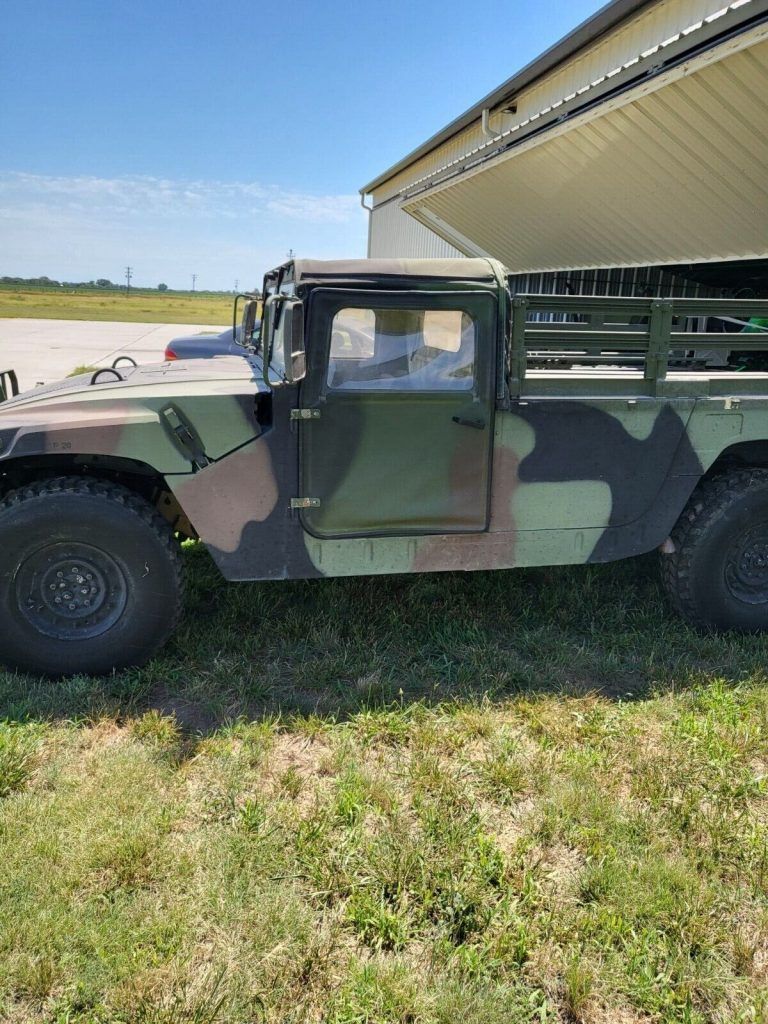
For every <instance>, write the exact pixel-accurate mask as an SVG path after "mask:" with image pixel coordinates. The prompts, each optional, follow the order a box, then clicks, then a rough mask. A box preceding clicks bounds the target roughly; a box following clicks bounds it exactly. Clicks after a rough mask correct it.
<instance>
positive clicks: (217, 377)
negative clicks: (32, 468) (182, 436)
mask: <svg viewBox="0 0 768 1024" xmlns="http://www.w3.org/2000/svg"><path fill="white" fill-rule="evenodd" d="M207 362H208V365H206V366H204V367H202V370H203V371H204V372H201V367H200V366H199V365H196V364H195V362H193V361H190V362H187V363H182V362H176V363H166V364H161V365H159V366H147V367H139V368H136V369H133V368H131V369H129V370H128V371H127V372H125V379H124V380H123V381H119V380H117V378H112V379H110V377H109V376H108V375H106V374H105V375H104V376H103V377H102V378H100V381H99V382H98V383H96V384H94V385H91V384H90V380H91V378H92V374H82V375H80V376H78V377H72V378H68V379H67V380H64V381H60V382H58V383H57V384H54V385H49V386H47V387H42V388H37V389H35V390H33V391H28V392H25V393H24V394H23V395H20V396H19V397H18V398H16V399H14V400H12V401H10V402H5V403H3V404H2V405H0V465H2V460H5V459H11V458H24V457H30V456H36V455H72V454H76V455H106V456H119V457H121V458H128V459H135V460H137V461H139V462H143V463H146V464H148V465H150V466H152V467H153V468H154V469H156V470H157V471H158V472H160V473H164V474H165V473H190V472H192V466H191V465H190V460H189V457H188V456H187V455H186V454H185V453H184V452H183V451H182V450H180V448H179V446H178V445H177V444H176V443H174V440H173V438H172V437H171V435H170V433H169V431H168V429H167V427H166V426H165V425H164V423H163V419H162V416H161V410H162V409H163V408H164V407H166V406H168V405H169V404H173V405H174V406H176V407H181V408H183V410H184V413H185V415H186V417H187V418H188V419H189V421H190V422H191V423H192V424H194V427H195V429H196V431H197V433H198V435H199V437H200V439H201V441H202V443H203V447H204V449H205V451H206V454H207V455H208V457H209V458H211V459H217V458H221V457H222V456H224V455H226V454H227V453H228V452H230V451H232V450H233V449H235V448H237V447H239V446H240V445H243V444H245V443H247V442H248V441H249V440H251V439H252V438H253V437H254V436H255V435H257V434H258V433H259V432H260V430H261V428H260V426H259V424H258V423H257V421H256V417H255V398H256V394H257V392H258V390H259V388H258V385H257V384H256V378H255V370H254V368H253V367H252V366H250V365H249V364H248V362H246V360H244V359H240V358H237V357H231V358H227V357H223V358H221V359H215V360H210V361H207ZM121 373H123V371H122V370H121Z"/></svg>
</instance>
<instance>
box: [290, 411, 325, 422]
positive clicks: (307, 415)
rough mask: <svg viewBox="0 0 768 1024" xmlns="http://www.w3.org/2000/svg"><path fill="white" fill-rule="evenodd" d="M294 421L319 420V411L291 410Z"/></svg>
mask: <svg viewBox="0 0 768 1024" xmlns="http://www.w3.org/2000/svg"><path fill="white" fill-rule="evenodd" d="M291 419H292V420H319V419H320V410H319V409H291Z"/></svg>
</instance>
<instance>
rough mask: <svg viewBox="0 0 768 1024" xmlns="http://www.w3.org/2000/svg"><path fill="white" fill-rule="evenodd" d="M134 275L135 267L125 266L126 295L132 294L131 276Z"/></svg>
mask: <svg viewBox="0 0 768 1024" xmlns="http://www.w3.org/2000/svg"><path fill="white" fill-rule="evenodd" d="M132 277H133V268H132V267H126V268H125V294H126V295H130V294H131V278H132Z"/></svg>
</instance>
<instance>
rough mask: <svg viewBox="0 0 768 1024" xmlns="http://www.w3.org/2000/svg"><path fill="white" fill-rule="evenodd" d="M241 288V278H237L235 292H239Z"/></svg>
mask: <svg viewBox="0 0 768 1024" xmlns="http://www.w3.org/2000/svg"><path fill="white" fill-rule="evenodd" d="M239 288H240V278H238V277H236V278H235V291H239Z"/></svg>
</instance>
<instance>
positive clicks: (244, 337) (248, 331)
mask: <svg viewBox="0 0 768 1024" xmlns="http://www.w3.org/2000/svg"><path fill="white" fill-rule="evenodd" d="M258 315H259V303H258V302H257V300H256V299H246V300H245V305H244V306H243V319H242V330H241V333H240V342H239V344H241V345H242V346H243V347H244V348H245V347H247V346H248V344H249V343H250V341H251V339H252V338H253V332H254V329H255V327H256V319H257V317H258ZM235 342H237V336H235Z"/></svg>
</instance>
